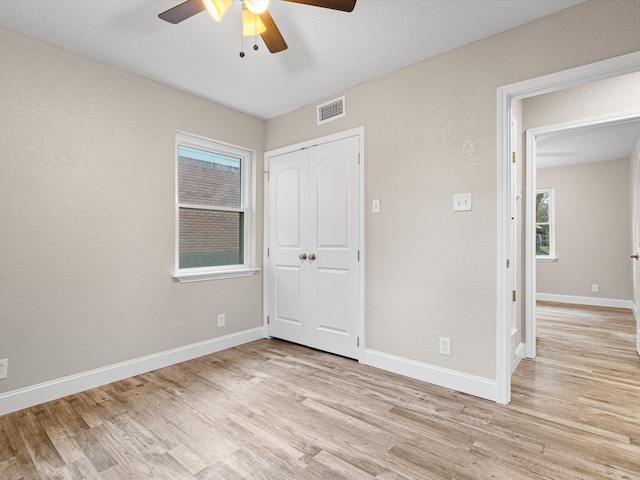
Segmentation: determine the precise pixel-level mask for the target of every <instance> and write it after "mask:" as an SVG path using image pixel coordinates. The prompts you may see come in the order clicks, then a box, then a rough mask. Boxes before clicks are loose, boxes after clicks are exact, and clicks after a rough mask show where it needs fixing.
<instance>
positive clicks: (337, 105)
mask: <svg viewBox="0 0 640 480" xmlns="http://www.w3.org/2000/svg"><path fill="white" fill-rule="evenodd" d="M345 115H346V111H345V108H344V97H340V98H336V99H335V100H331V101H330V102H327V103H323V104H322V105H318V125H321V124H323V123H325V122H329V121H331V120H335V119H336V118H341V117H344V116H345Z"/></svg>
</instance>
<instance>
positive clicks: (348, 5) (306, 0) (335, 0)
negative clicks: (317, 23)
mask: <svg viewBox="0 0 640 480" xmlns="http://www.w3.org/2000/svg"><path fill="white" fill-rule="evenodd" d="M284 1H285V2H291V3H302V4H303V5H311V6H313V7H322V8H331V9H333V10H340V11H341V12H352V11H353V9H354V8H355V6H356V0H284Z"/></svg>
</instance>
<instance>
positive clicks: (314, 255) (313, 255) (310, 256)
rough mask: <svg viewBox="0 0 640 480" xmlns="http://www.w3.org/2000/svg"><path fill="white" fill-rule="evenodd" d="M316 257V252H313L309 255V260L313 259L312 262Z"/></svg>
mask: <svg viewBox="0 0 640 480" xmlns="http://www.w3.org/2000/svg"><path fill="white" fill-rule="evenodd" d="M315 259H316V254H315V253H312V254H311V255H309V260H311V261H312V262H313V261H314V260H315Z"/></svg>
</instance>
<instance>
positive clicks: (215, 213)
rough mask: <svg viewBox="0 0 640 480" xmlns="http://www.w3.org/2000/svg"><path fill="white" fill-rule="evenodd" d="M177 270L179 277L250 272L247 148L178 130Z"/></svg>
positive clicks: (202, 277)
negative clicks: (232, 145)
mask: <svg viewBox="0 0 640 480" xmlns="http://www.w3.org/2000/svg"><path fill="white" fill-rule="evenodd" d="M176 157H177V202H176V216H177V219H176V224H177V235H176V236H177V242H176V243H177V247H176V273H175V275H174V276H175V277H176V278H177V279H178V280H180V281H194V280H208V279H213V278H220V277H232V276H241V275H250V274H252V273H253V272H254V271H255V269H253V268H252V264H251V257H252V255H251V252H250V245H251V242H250V239H251V234H252V232H251V231H250V227H251V210H250V206H251V198H250V185H251V183H250V179H251V160H252V155H251V152H250V151H248V150H242V149H239V148H236V147H231V146H228V145H224V144H220V143H218V142H215V141H213V140H208V139H203V138H200V137H194V136H189V135H185V134H178V135H177V136H176Z"/></svg>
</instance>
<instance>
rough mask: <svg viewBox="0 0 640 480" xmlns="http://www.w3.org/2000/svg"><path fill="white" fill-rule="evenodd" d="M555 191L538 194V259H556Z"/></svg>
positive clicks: (547, 190)
mask: <svg viewBox="0 0 640 480" xmlns="http://www.w3.org/2000/svg"><path fill="white" fill-rule="evenodd" d="M553 220H554V219H553V189H552V188H545V189H540V190H538V191H537V192H536V257H538V258H541V259H544V258H549V259H551V258H555V241H554V240H555V239H554V227H553Z"/></svg>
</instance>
